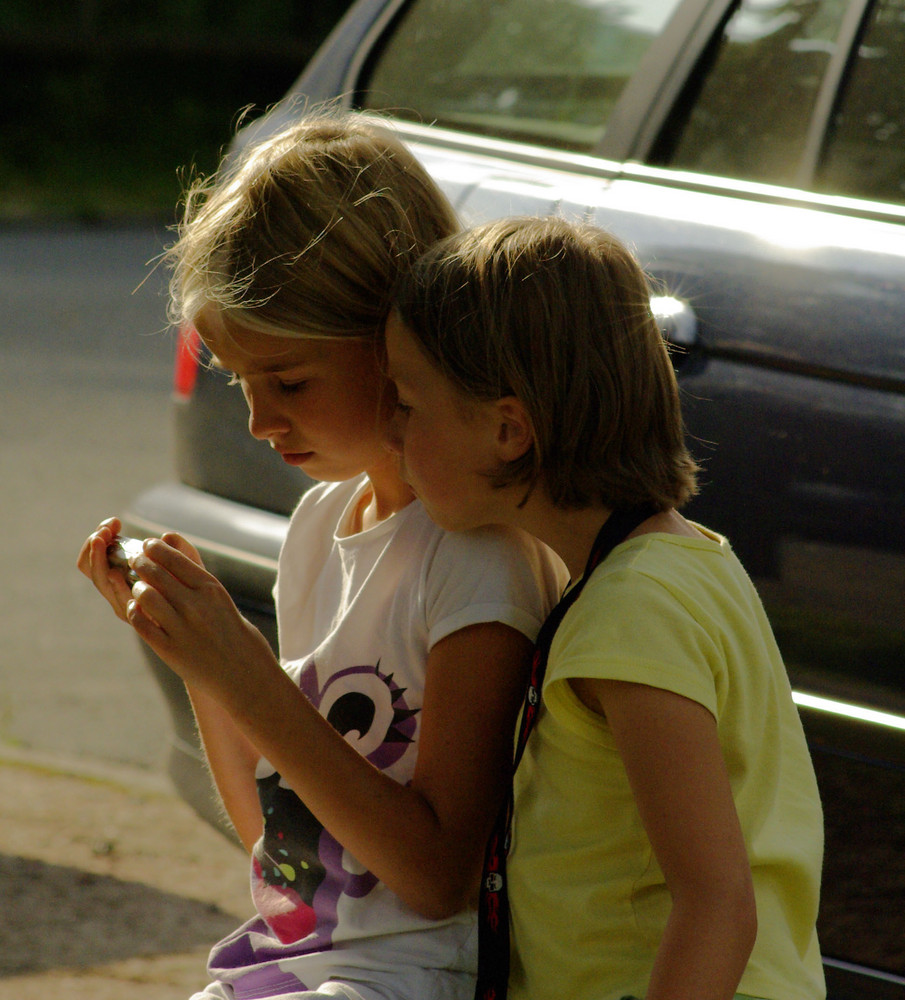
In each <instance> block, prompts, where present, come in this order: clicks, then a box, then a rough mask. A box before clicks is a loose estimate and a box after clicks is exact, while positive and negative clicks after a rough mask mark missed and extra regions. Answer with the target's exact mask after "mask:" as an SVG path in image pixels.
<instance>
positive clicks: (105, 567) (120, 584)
mask: <svg viewBox="0 0 905 1000" xmlns="http://www.w3.org/2000/svg"><path fill="white" fill-rule="evenodd" d="M121 529H122V524H121V522H120V520H119V518H116V517H110V518H107V520H106V521H102V522H101V523H100V524H99V525H98V526H97V528H96V529H95V530H94V531H93V532H92V534H90V535H89V536H88V538H87V539H86V541H85V544H84V545H83V546H82V548H81V551H80V552H79V557H78V561H77V562H76V566H77V567H78V568H79V570H80V571H81V572H82V573H84V574H85V576H87V577H88V579H89V580H90V581H91V582H92V583H93V584H94V586H95V587H96V589H97V590H98V592H99V593H100V594H101V596H102V597H103V598H104V599H105V600H106V601H107V603H108V604H109V605H110V607H111V608H113V610H114V611H115V612H116V616H117V617H118V618H120V619H122V620H123V621H127V620H128V619H127V616H126V608H127V606H128V604H129V601H130V600H131V599H132V588H131V586H130V584H129V582H128V581H127V580H126V578H125V576H123V573H122V570H119V569H114V568H113V567H112V566H110V564H109V563H108V562H107V549H108V548H109V547H110V545H111V544H112V543H113V540H114V539H115V538H116V536H117V535H118V534H119V533H120V531H121Z"/></svg>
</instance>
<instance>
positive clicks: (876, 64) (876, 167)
mask: <svg viewBox="0 0 905 1000" xmlns="http://www.w3.org/2000/svg"><path fill="white" fill-rule="evenodd" d="M816 186H817V188H818V190H821V191H828V192H831V193H834V194H848V195H855V196H859V197H864V198H876V199H879V200H883V201H892V202H905V0H881V2H879V3H877V5H876V7H875V8H874V10H873V11H872V13H871V15H870V18H869V21H868V24H867V28H866V30H865V32H864V36H863V37H862V39H861V44H860V45H859V46H858V49H857V51H856V53H855V56H854V58H853V61H852V64H851V68H850V73H849V78H848V81H847V83H846V86H845V88H844V89H843V92H842V96H841V99H840V102H839V104H838V106H837V108H836V112H835V114H834V116H833V121H832V123H831V126H830V130H829V139H828V141H827V144H826V147H825V150H824V160H823V163H822V165H821V168H820V169H819V170H818V174H817V182H816Z"/></svg>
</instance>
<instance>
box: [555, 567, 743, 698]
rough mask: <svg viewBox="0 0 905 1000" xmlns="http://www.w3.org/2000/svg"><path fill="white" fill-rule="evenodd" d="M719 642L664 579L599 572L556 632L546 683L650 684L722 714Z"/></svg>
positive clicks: (722, 659) (626, 571) (625, 572)
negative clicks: (585, 680) (587, 680)
mask: <svg viewBox="0 0 905 1000" xmlns="http://www.w3.org/2000/svg"><path fill="white" fill-rule="evenodd" d="M724 666H725V657H724V656H723V655H722V654H721V650H720V646H719V639H718V636H717V635H716V634H715V632H714V630H713V629H712V628H710V627H709V623H708V622H707V621H706V620H701V618H700V617H698V616H696V615H695V614H694V613H693V611H692V610H691V609H690V608H689V607H688V605H687V603H686V602H685V601H683V600H682V599H681V595H678V594H676V593H674V592H673V591H672V590H671V588H670V587H668V586H666V585H664V583H663V582H662V581H661V580H658V579H654V578H650V577H648V576H646V575H645V574H644V573H639V572H636V571H633V570H631V569H624V570H618V571H616V572H609V573H604V574H601V575H600V578H599V579H598V578H597V576H596V575H595V577H594V578H592V579H591V580H590V581H589V582H588V585H587V586H586V587H585V589H584V592H583V593H582V594H581V596H580V597H579V599H578V600H577V601H576V602H575V604H574V605H573V606H572V607H571V608H570V609H569V611H568V613H567V614H566V616H565V618H564V619H563V622H562V624H561V625H560V627H559V629H558V630H557V632H556V635H555V637H554V639H553V644H552V646H551V649H550V660H549V665H548V671H547V677H546V681H545V685H546V686H547V687H551V686H552V685H554V684H556V683H557V682H560V681H567V680H571V679H573V678H579V677H586V678H591V679H594V680H620V681H629V682H632V683H637V684H648V685H650V686H651V687H657V688H661V689H663V690H666V691H671V692H673V693H675V694H679V695H682V696H684V697H686V698H690V699H692V700H693V701H696V702H698V703H700V704H701V705H703V706H704V707H705V708H706V709H708V711H710V712H711V713H712V714H713V715H714V716H716V717H718V703H719V701H720V698H719V695H718V687H719V685H720V684H722V683H724V682H725V678H724V677H723V673H724Z"/></svg>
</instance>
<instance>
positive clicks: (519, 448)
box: [494, 396, 534, 462]
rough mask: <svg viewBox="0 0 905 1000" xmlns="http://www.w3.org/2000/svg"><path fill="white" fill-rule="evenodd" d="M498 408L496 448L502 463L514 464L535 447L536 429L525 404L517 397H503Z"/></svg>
mask: <svg viewBox="0 0 905 1000" xmlns="http://www.w3.org/2000/svg"><path fill="white" fill-rule="evenodd" d="M494 405H495V407H496V423H497V432H496V448H497V456H498V458H499V459H500V461H501V462H514V461H515V460H516V459H517V458H521V457H522V455H524V454H525V453H526V452H528V451H530V450H531V448H532V447H533V445H534V427H533V426H532V424H531V418H530V417H529V416H528V411H527V410H526V409H525V406H524V404H523V403H522V402H521V400H520V399H518V398H517V397H515V396H503V398H502V399H498V400H497V401H496V403H495V404H494Z"/></svg>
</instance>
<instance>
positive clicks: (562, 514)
mask: <svg viewBox="0 0 905 1000" xmlns="http://www.w3.org/2000/svg"><path fill="white" fill-rule="evenodd" d="M520 513H523V514H524V520H522V521H521V523H519V524H518V527H521V528H524V529H525V530H526V531H528V532H530V533H531V534H532V535H535V536H536V537H537V538H539V539H540V540H541V541H542V542H544V543H545V544H546V545H549V547H550V548H551V549H553V551H554V552H555V553H556V554H557V555H558V556H559V557H560V559H562V561H563V562H564V563H565V564H566V567H567V569H568V570H569V577H570V578H571V579H572V580H577V579H578V578H579V577H580V576H581V575H582V574H583V573H584V569H585V566H586V565H587V562H588V556H589V555H590V554H591V546H592V545H593V544H594V539H595V538H596V537H597V534H598V532H599V531H600V529H601V527H602V526H603V523H604V522H605V521H606V519H607V518H608V517H609V516H610V511H609V509H608V508H606V507H588V508H585V509H584V510H561V509H560V508H559V507H554V506H553V505H552V504H549V503H546V502H541V503H536V504H535V503H533V502H532V500H529V501H528V504H526V505H525V507H524V508H523V509H522V511H521V512H520Z"/></svg>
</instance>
